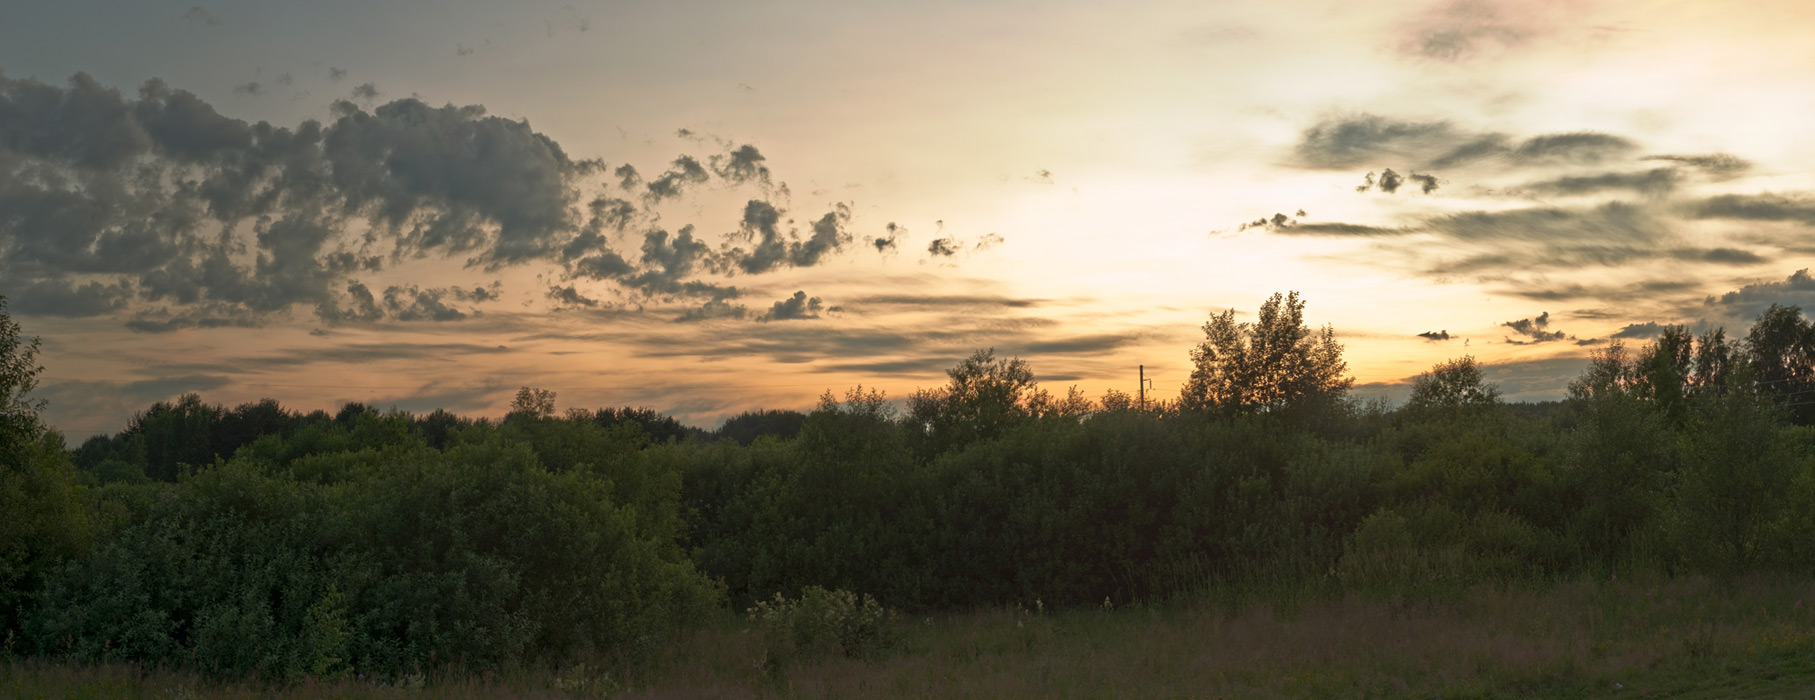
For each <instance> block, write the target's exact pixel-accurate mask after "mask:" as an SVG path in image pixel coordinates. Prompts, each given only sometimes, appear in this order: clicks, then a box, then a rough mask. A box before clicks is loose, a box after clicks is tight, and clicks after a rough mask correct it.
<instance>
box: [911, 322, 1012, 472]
mask: <svg viewBox="0 0 1815 700" xmlns="http://www.w3.org/2000/svg"><path fill="white" fill-rule="evenodd" d="M945 374H946V376H948V377H950V378H951V381H949V382H947V383H946V385H945V386H944V387H942V388H940V389H933V390H921V391H918V392H915V393H914V395H913V396H912V397H909V398H908V422H909V424H910V425H914V426H919V427H921V428H922V429H923V430H924V431H925V433H926V436H927V438H928V439H927V441H926V443H925V444H926V446H927V447H929V448H930V453H929V454H937V453H939V452H944V451H946V450H949V449H953V448H956V447H961V446H963V445H967V444H970V443H972V442H976V441H978V440H988V439H992V438H995V437H998V436H1000V435H1001V434H1002V431H1004V430H1006V429H1007V428H1008V426H1010V425H1012V424H1014V423H1015V422H1017V421H1019V420H1021V419H1023V418H1027V417H1028V416H1029V415H1031V409H1030V407H1029V406H1028V402H1029V401H1030V400H1031V399H1032V398H1033V397H1034V395H1035V392H1037V391H1038V387H1037V386H1035V384H1034V371H1033V369H1032V368H1031V367H1029V366H1028V364H1027V361H1026V360H1023V359H1021V358H1019V357H1012V358H1009V357H996V350H995V348H990V349H988V350H978V351H977V352H975V353H973V354H971V356H970V357H968V358H965V360H964V361H963V362H960V363H958V366H956V367H953V368H951V369H948V370H946V371H945Z"/></svg>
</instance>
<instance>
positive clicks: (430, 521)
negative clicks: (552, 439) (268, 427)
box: [29, 445, 713, 679]
mask: <svg viewBox="0 0 1815 700" xmlns="http://www.w3.org/2000/svg"><path fill="white" fill-rule="evenodd" d="M324 460H340V461H341V462H342V465H341V466H337V467H330V466H327V465H324V464H321V463H322V462H323V461H324ZM361 462H364V463H365V465H364V466H361V465H360V464H359V463H361ZM297 466H298V467H299V468H301V469H306V470H309V471H311V472H312V473H316V474H331V475H332V476H331V477H328V478H319V477H318V478H315V479H310V480H300V479H295V478H292V477H290V476H288V475H286V474H282V473H272V472H271V471H269V470H268V465H265V464H262V463H260V462H258V461H257V460H253V459H235V460H232V461H229V462H226V463H224V464H222V465H219V466H217V467H214V468H211V469H207V470H204V471H202V472H199V473H197V474H196V475H195V476H193V477H191V478H186V479H184V480H182V481H180V482H179V483H177V484H176V485H174V486H164V487H154V488H156V489H157V491H156V493H155V494H154V495H153V497H152V498H150V499H147V500H144V501H134V502H129V503H126V504H125V505H126V507H127V508H128V509H130V511H131V516H130V522H129V523H128V524H126V525H125V526H124V527H123V528H122V529H121V531H120V532H118V533H117V534H115V535H114V536H112V537H111V538H110V541H109V542H108V543H107V544H105V545H104V546H102V547H101V548H100V550H99V551H97V552H96V554H95V555H94V556H92V557H89V558H87V559H85V560H83V561H80V562H78V563H77V564H76V565H74V566H71V567H69V568H67V569H64V570H62V571H60V572H58V573H57V574H56V575H54V576H53V577H52V578H51V581H50V582H49V585H48V589H47V595H46V601H45V604H44V605H43V606H42V607H40V608H39V609H38V611H37V614H36V615H35V616H34V619H33V620H31V622H30V625H29V628H30V629H31V631H32V633H33V634H32V636H33V638H34V639H35V640H36V643H37V646H38V648H39V649H40V650H41V651H44V652H51V653H60V654H66V655H70V656H74V657H76V658H80V659H86V660H94V661H108V660H135V661H147V662H176V663H179V664H183V665H187V666H190V667H193V668H196V669H199V670H202V671H205V672H208V673H212V674H216V675H221V676H227V677H238V676H243V675H257V676H260V677H265V678H271V679H287V678H294V677H297V676H301V675H322V674H327V675H333V674H337V673H343V672H348V671H355V670H356V671H358V672H361V673H367V674H373V673H376V674H380V675H385V676H397V675H400V674H407V673H412V672H417V671H420V670H423V669H427V668H431V667H434V666H436V665H438V664H444V663H451V664H455V665H458V666H464V667H469V668H480V669H483V668H497V667H499V666H501V665H505V664H513V663H526V662H535V661H541V660H557V661H558V660H560V659H564V658H568V657H571V656H574V655H577V654H583V653H594V652H602V653H615V654H635V653H639V652H642V651H646V650H647V649H648V648H650V646H651V645H652V644H654V643H655V641H656V640H658V639H660V638H661V636H662V635H664V634H666V633H667V632H668V631H669V630H672V629H673V628H674V627H675V626H676V625H677V624H679V623H680V622H682V621H684V620H686V619H688V618H689V617H690V616H692V615H695V614H697V613H698V612H699V611H700V610H702V609H703V608H704V607H705V606H709V605H710V604H711V601H712V598H713V593H712V591H711V588H710V586H709V585H708V584H707V583H706V582H705V581H704V580H703V579H702V578H700V577H699V576H698V574H696V573H695V572H694V570H693V567H692V565H691V563H690V562H688V561H687V560H686V559H685V557H684V555H683V554H682V553H681V552H680V551H679V550H678V548H676V547H675V546H674V544H673V543H674V540H675V538H676V536H677V533H676V532H674V531H672V530H669V531H656V530H652V529H651V527H650V523H651V522H652V520H651V519H648V518H641V517H639V513H638V512H637V511H638V509H637V508H635V507H631V506H625V505H619V504H618V503H617V502H616V500H615V499H614V497H613V485H612V484H611V482H609V481H608V480H606V479H603V478H599V477H597V476H594V475H592V474H588V473H584V472H578V471H575V472H568V473H561V474H556V473H551V472H549V471H548V470H546V469H544V468H543V467H542V466H541V465H540V464H539V463H538V462H537V461H536V458H535V455H534V453H533V452H532V451H530V450H529V449H528V448H527V447H525V446H522V445H516V446H499V445H471V446H462V447H459V448H456V449H453V450H450V451H448V452H447V453H445V454H442V453H438V452H435V451H433V450H429V449H426V448H422V447H414V448H407V447H405V448H393V449H391V450H388V451H386V452H384V453H381V454H371V453H348V454H343V455H317V456H314V457H308V458H303V459H301V460H298V462H297ZM666 505H667V506H668V508H669V510H670V511H672V510H673V509H674V508H675V507H676V505H677V504H676V503H674V502H673V501H672V500H671V501H669V502H668V503H667V504H666ZM666 524H667V525H668V526H669V527H678V518H669V519H667V520H666Z"/></svg>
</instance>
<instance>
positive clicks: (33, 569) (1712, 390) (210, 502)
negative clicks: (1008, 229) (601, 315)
mask: <svg viewBox="0 0 1815 700" xmlns="http://www.w3.org/2000/svg"><path fill="white" fill-rule="evenodd" d="M1304 306H1305V304H1304V301H1302V300H1301V299H1299V297H1298V296H1297V295H1296V294H1287V295H1274V296H1273V297H1272V298H1270V299H1268V300H1267V301H1266V302H1265V303H1264V304H1263V305H1262V307H1261V309H1260V313H1259V314H1258V315H1257V316H1256V317H1255V321H1253V322H1251V323H1238V322H1236V321H1235V317H1234V314H1233V313H1223V314H1218V315H1216V316H1213V317H1211V318H1210V319H1209V322H1208V323H1207V324H1206V325H1205V326H1204V334H1205V335H1204V340H1203V341H1202V343H1201V344H1199V345H1198V346H1197V347H1195V348H1193V349H1189V350H1187V352H1188V353H1189V356H1190V358H1191V359H1192V361H1193V365H1194V370H1193V372H1192V375H1191V378H1190V381H1189V382H1188V383H1187V385H1186V388H1185V390H1184V392H1183V393H1182V394H1181V395H1180V396H1179V397H1178V398H1177V399H1175V400H1163V401H1150V402H1148V404H1147V406H1145V407H1142V406H1140V405H1138V403H1137V402H1135V401H1133V400H1131V398H1130V397H1129V395H1128V394H1126V393H1122V392H1116V391H1111V392H1108V393H1106V394H1105V395H1103V396H1101V397H1096V398H1091V397H1087V396H1084V395H1083V394H1081V393H1080V392H1078V391H1076V390H1075V389H1073V390H1069V391H1065V392H1063V393H1060V392H1057V391H1053V390H1050V389H1048V388H1045V387H1042V386H1040V385H1039V384H1038V383H1037V382H1036V381H1035V380H1034V376H1035V375H1034V373H1033V369H1032V366H1031V364H1030V361H1029V360H1026V359H1023V358H1016V357H1003V356H999V355H997V354H996V353H995V352H993V351H991V350H981V351H978V352H976V353H975V354H973V355H971V356H969V357H967V358H965V359H964V360H962V361H960V362H959V363H958V364H957V365H956V366H954V367H953V368H951V369H950V370H949V371H948V372H947V377H946V381H945V382H944V383H943V384H942V385H940V386H937V387H933V388H928V389H922V390H920V391H917V392H915V393H914V394H912V395H910V396H908V397H906V400H905V402H902V403H897V402H896V401H894V400H891V398H890V397H888V396H887V395H885V394H884V393H882V392H880V391H877V390H874V389H865V388H862V387H857V388H852V389H849V390H846V391H842V392H831V391H828V392H827V393H826V394H825V395H824V396H822V397H821V399H820V402H819V404H818V406H816V407H815V408H813V409H812V410H811V411H808V412H805V413H802V412H798V411H785V410H783V411H753V412H749V413H745V414H743V415H740V416H737V417H735V418H732V419H730V420H728V421H726V422H725V423H724V424H723V425H722V426H720V427H719V428H718V429H717V430H716V431H711V432H707V431H702V430H698V429H694V428H689V427H687V426H684V425H681V424H680V423H679V422H677V421H675V420H674V419H673V418H672V417H669V416H665V415H662V414H660V413H657V412H655V411H651V410H648V409H642V408H603V409H597V410H590V409H569V410H566V411H561V410H559V405H558V399H559V397H558V395H556V394H555V393H554V392H551V391H546V390H538V389H534V388H527V387H526V388H525V389H523V390H522V391H520V392H519V393H518V395H517V397H516V399H515V400H514V401H513V402H512V404H511V407H510V411H509V413H508V414H506V415H505V416H504V417H502V418H495V419H494V418H470V417H463V416H458V415H454V414H452V413H449V412H446V411H435V412H432V413H428V414H423V415H416V414H410V413H405V412H401V411H394V410H393V411H379V410H375V409H373V408H371V407H367V406H363V405H360V404H348V405H347V406H344V407H342V408H340V409H339V410H338V411H336V412H334V413H328V412H325V411H314V412H309V413H300V412H296V411H291V410H288V409H285V408H284V407H282V406H280V405H279V404H277V403H276V402H274V401H262V402H256V403H249V404H245V405H241V406H238V407H233V408H227V407H224V406H217V405H211V404H208V403H206V402H204V401H202V400H201V399H200V398H199V397H197V396H194V395H189V396H184V397H182V398H180V399H178V400H176V401H171V402H160V403H157V404H155V405H153V406H151V407H150V408H148V409H146V410H145V411H143V412H141V413H140V414H138V415H137V416H136V417H135V418H134V419H133V420H132V422H131V423H130V424H129V425H128V427H127V428H126V429H125V430H123V431H121V432H120V433H118V434H116V435H107V436H97V437H94V438H91V439H89V440H87V441H85V442H84V443H83V444H81V445H80V446H77V447H75V448H74V449H68V447H67V446H66V445H65V444H64V443H63V441H62V438H61V436H59V435H57V434H56V433H55V432H54V431H50V430H48V429H47V428H45V427H44V426H43V425H42V423H41V422H40V421H38V419H37V411H38V410H39V408H40V407H39V406H37V405H35V404H31V403H30V402H28V401H25V400H24V398H23V397H24V388H28V387H29V386H30V385H31V383H32V381H34V379H35V377H36V376H37V373H38V371H39V370H38V365H37V362H36V347H37V346H36V345H35V344H33V343H32V342H31V341H29V340H26V339H24V337H23V336H22V335H21V330H20V329H19V328H18V327H17V326H16V325H14V324H12V323H11V320H10V319H9V318H7V317H5V315H4V313H3V310H0V400H4V402H5V403H4V404H3V405H0V417H3V418H4V421H0V426H3V427H0V450H3V451H4V457H5V460H4V462H3V463H0V479H4V481H0V625H3V626H4V630H3V631H0V640H4V641H3V643H4V645H5V646H4V647H0V654H9V655H24V656H42V657H51V658H57V659H68V660H74V661H139V662H145V663H157V664H169V665H176V666H183V667H189V668H193V669H197V670H200V671H203V672H206V673H210V674H215V675H219V676H222V677H243V676H258V677H264V678H270V679H274V680H294V679H297V678H302V677H334V676H342V675H348V674H362V675H365V676H367V677H377V678H389V679H395V678H402V677H405V676H408V675H409V674H414V673H420V672H423V671H424V670H426V669H432V668H437V667H440V666H446V665H453V666H458V667H462V668H469V669H477V670H490V669H499V668H505V667H508V666H512V665H520V664H556V665H558V664H560V663H562V662H564V661H566V660H571V659H576V658H596V657H597V655H600V654H603V655H605V656H607V657H610V658H613V659H621V660H623V662H624V663H625V664H631V663H634V662H635V661H636V660H637V659H640V658H645V657H646V656H647V654H648V653H649V650H650V649H651V648H652V645H655V644H657V643H659V641H660V640H662V639H668V638H671V636H672V635H673V634H675V633H676V631H677V630H680V629H684V628H685V627H686V626H687V625H690V624H694V621H696V620H697V619H699V617H700V616H701V615H706V614H710V613H712V612H713V611H715V610H718V611H723V610H726V609H732V610H743V609H745V608H746V607H748V606H751V605H752V604H754V603H756V602H757V601H769V600H774V596H775V595H776V594H777V593H780V594H782V595H784V596H787V597H788V598H790V599H792V598H794V597H797V596H800V595H802V594H803V592H812V591H817V592H818V593H817V594H824V595H831V594H829V593H827V592H828V591H839V590H842V591H846V592H850V593H852V594H860V595H865V596H871V597H873V598H874V599H875V600H876V601H878V602H879V603H880V604H882V605H886V606H888V607H891V608H895V609H899V610H909V611H930V610H950V609H963V608H972V607H978V606H994V605H1004V604H1017V603H1019V604H1030V603H1032V602H1034V601H1043V603H1044V604H1046V605H1069V606H1084V605H1091V606H1094V605H1100V604H1102V603H1103V601H1105V600H1109V601H1112V602H1120V601H1128V600H1154V599H1159V598H1167V597H1174V596H1188V595H1191V594H1193V592H1195V591H1200V590H1202V589H1204V588H1206V587H1212V586H1223V585H1262V584H1264V585H1268V586H1278V585H1302V586H1315V587H1326V588H1330V589H1334V590H1338V591H1358V592H1387V593H1390V594H1393V595H1401V594H1420V595H1422V594H1441V593H1443V592H1444V591H1451V590H1455V589H1456V587H1458V586H1464V585H1472V584H1478V583H1512V582H1531V583H1543V582H1545V581H1551V580H1556V579H1560V578H1564V577H1572V576H1581V575H1584V574H1587V575H1594V576H1610V575H1615V574H1618V573H1621V572H1626V571H1633V570H1644V571H1650V572H1659V573H1663V574H1666V575H1680V574H1688V573H1714V574H1735V573H1743V572H1800V573H1804V574H1806V573H1811V572H1812V571H1815V570H1812V567H1815V544H1811V543H1815V505H1811V504H1815V449H1812V448H1815V427H1811V423H1815V410H1812V407H1815V325H1812V324H1811V323H1810V322H1809V321H1808V320H1807V319H1806V318H1805V317H1804V316H1803V315H1802V313H1801V311H1800V310H1799V309H1796V308H1794V307H1772V308H1770V309H1769V310H1767V311H1766V312H1765V313H1764V314H1763V315H1762V316H1761V317H1760V318H1759V320H1758V321H1757V323H1756V324H1755V325H1754V326H1753V327H1752V328H1750V329H1748V331H1747V332H1746V333H1745V334H1744V335H1743V336H1738V337H1734V338H1729V337H1728V336H1727V335H1726V334H1725V333H1724V332H1722V331H1718V330H1717V331H1711V332H1708V333H1704V334H1701V335H1692V334H1690V333H1689V332H1688V331H1687V330H1686V329H1682V328H1667V329H1665V330H1664V332H1663V333H1662V335H1661V336H1659V337H1658V338H1657V340H1656V341H1655V342H1651V343H1648V344H1645V345H1643V346H1641V347H1635V348H1628V347H1625V346H1623V345H1620V344H1617V343H1616V344H1613V345H1610V346H1607V347H1605V348H1603V349H1601V350H1599V351H1598V352H1597V353H1596V354H1595V357H1594V359H1593V361H1592V362H1591V363H1590V365H1589V367H1588V368H1587V369H1586V370H1585V371H1584V372H1583V373H1582V375H1581V376H1580V377H1578V378H1576V379H1575V380H1574V381H1573V382H1571V383H1570V386H1569V395H1568V398H1567V399H1565V400H1563V401H1560V402H1550V403H1544V404H1507V403H1505V402H1504V401H1503V400H1502V398H1501V396H1500V394H1499V391H1498V389H1497V388H1496V387H1495V386H1493V385H1492V384H1491V383H1489V382H1487V381H1486V380H1485V375H1484V373H1483V371H1482V366H1481V365H1480V364H1479V363H1478V362H1477V361H1476V360H1475V359H1474V358H1472V357H1462V358H1456V359H1453V360H1449V361H1446V362H1443V363H1439V364H1438V365H1436V366H1434V367H1432V368H1431V369H1430V370H1429V371H1427V372H1426V373H1424V374H1422V375H1420V376H1418V377H1416V378H1415V379H1414V380H1413V382H1412V387H1411V396H1410V399H1409V400H1408V401H1407V402H1406V404H1405V405H1403V406H1399V407H1390V406H1386V405H1384V404H1381V403H1379V402H1363V401H1359V400H1357V399H1356V398H1354V397H1353V396H1352V395H1351V393H1350V388H1351V380H1350V378H1349V377H1348V376H1347V367H1346V365H1345V363H1344V361H1343V359H1342V351H1343V348H1342V346H1341V344H1340V343H1338V342H1336V340H1335V339H1334V338H1335V334H1334V331H1333V329H1332V328H1331V327H1328V326H1325V327H1323V328H1312V327H1309V326H1308V325H1307V324H1306V323H1305V320H1304V313H1303V311H1304ZM0 309H3V307H0ZM817 594H816V595H817ZM824 595H822V597H824ZM841 595H842V594H841ZM828 599H829V598H828ZM840 599H843V598H840ZM851 599H853V600H854V599H856V598H851Z"/></svg>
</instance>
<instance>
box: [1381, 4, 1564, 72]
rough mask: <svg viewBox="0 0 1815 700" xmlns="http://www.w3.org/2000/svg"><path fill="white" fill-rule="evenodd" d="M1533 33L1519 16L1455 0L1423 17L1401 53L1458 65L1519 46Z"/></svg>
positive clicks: (1405, 42) (1413, 28) (1490, 6)
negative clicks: (1489, 53) (1490, 52)
mask: <svg viewBox="0 0 1815 700" xmlns="http://www.w3.org/2000/svg"><path fill="white" fill-rule="evenodd" d="M1531 32H1532V30H1531V29H1530V28H1528V27H1526V26H1523V25H1522V24H1521V23H1520V22H1519V21H1518V17H1517V16H1512V17H1509V16H1507V15H1506V13H1503V12H1502V11H1501V9H1500V8H1497V7H1495V6H1494V4H1493V3H1490V2H1486V1H1485V0H1452V1H1451V2H1446V3H1443V4H1442V5H1441V6H1440V7H1437V8H1434V9H1432V10H1431V11H1429V12H1428V13H1427V14H1426V15H1425V16H1423V17H1421V18H1420V19H1419V20H1418V21H1417V22H1416V23H1415V24H1414V25H1413V27H1412V29H1411V32H1410V34H1409V35H1408V36H1407V37H1406V38H1405V40H1404V42H1403V43H1402V44H1401V46H1400V49H1401V50H1402V51H1404V52H1405V53H1407V54H1409V55H1412V56H1416V57H1420V58H1429V59H1436V60H1439V61H1449V62H1457V61H1464V60H1467V59H1470V58H1473V57H1475V56H1477V55H1480V54H1481V53H1483V52H1485V51H1488V50H1490V49H1493V48H1506V47H1510V46H1516V45H1518V44H1520V43H1522V42H1523V41H1525V39H1526V38H1527V37H1529V36H1530V34H1531Z"/></svg>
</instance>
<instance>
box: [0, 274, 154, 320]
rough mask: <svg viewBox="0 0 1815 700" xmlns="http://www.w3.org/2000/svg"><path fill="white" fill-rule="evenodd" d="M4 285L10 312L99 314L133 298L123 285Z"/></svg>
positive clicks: (73, 315) (39, 282)
mask: <svg viewBox="0 0 1815 700" xmlns="http://www.w3.org/2000/svg"><path fill="white" fill-rule="evenodd" d="M6 286H7V287H8V289H7V290H6V297H7V302H8V305H9V306H11V307H12V309H11V310H12V312H13V313H17V314H24V315H35V316H64V317H71V318H82V317H87V316H102V315H106V314H111V313H113V312H115V311H118V310H120V309H122V308H125V306H126V303H127V301H128V300H129V299H130V298H131V297H132V292H131V290H129V289H127V288H126V287H124V286H121V285H115V286H107V285H103V284H101V283H100V282H88V283H85V284H81V285H77V284H75V283H73V282H64V281H61V280H32V281H29V282H23V283H20V284H17V285H10V284H9V285H6Z"/></svg>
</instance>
